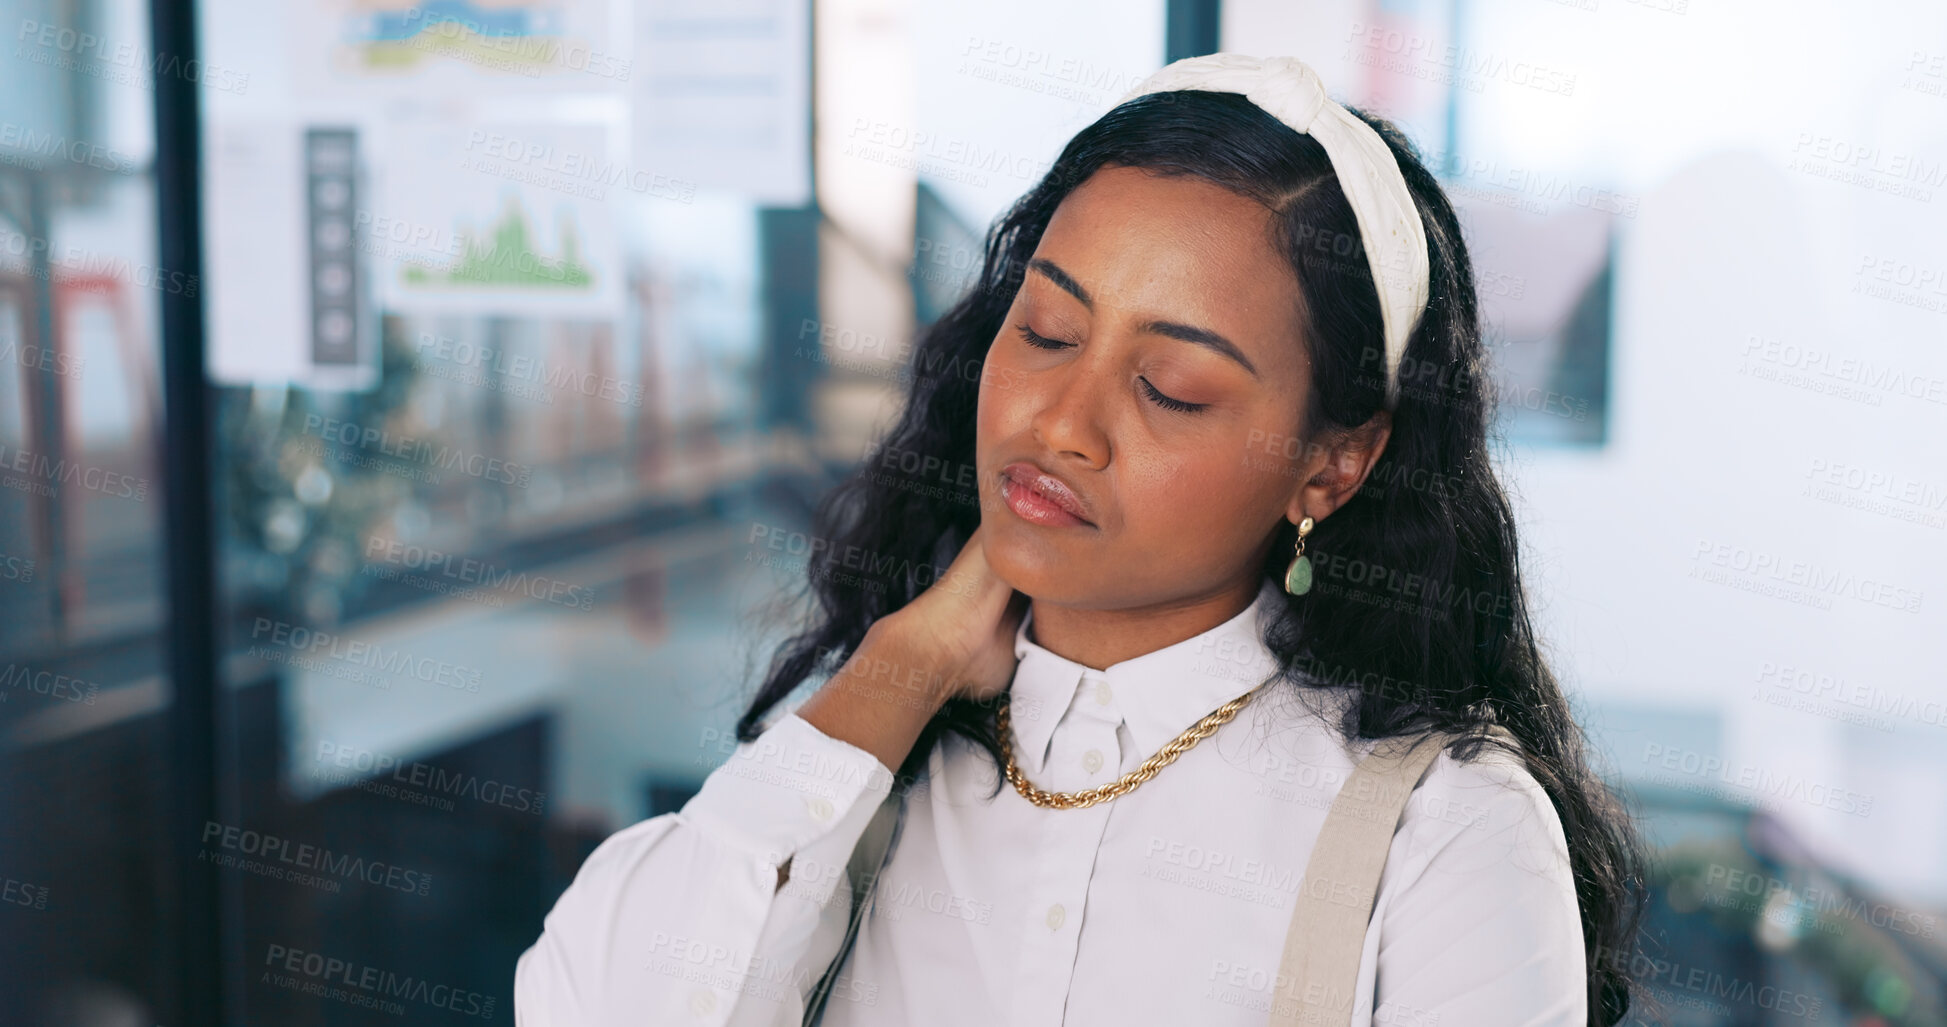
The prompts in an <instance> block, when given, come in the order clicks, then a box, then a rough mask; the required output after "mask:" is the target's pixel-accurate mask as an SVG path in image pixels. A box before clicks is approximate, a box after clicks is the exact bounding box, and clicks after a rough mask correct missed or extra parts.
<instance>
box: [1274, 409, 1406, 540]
mask: <svg viewBox="0 0 1947 1027" xmlns="http://www.w3.org/2000/svg"><path fill="white" fill-rule="evenodd" d="M1392 436H1393V417H1392V414H1390V413H1388V412H1387V411H1384V410H1381V411H1380V412H1378V413H1376V414H1374V415H1373V416H1372V419H1371V420H1368V421H1367V422H1366V423H1364V424H1362V425H1360V426H1358V427H1357V428H1353V429H1350V430H1348V431H1344V432H1339V433H1337V434H1336V435H1334V436H1333V438H1332V440H1331V441H1330V442H1326V443H1321V444H1318V445H1312V446H1307V447H1306V449H1305V456H1304V461H1305V466H1304V467H1303V468H1302V469H1301V470H1300V473H1299V480H1300V481H1301V482H1302V484H1300V485H1299V486H1298V488H1297V489H1296V490H1294V491H1293V492H1292V495H1291V504H1290V505H1289V506H1288V507H1286V509H1285V516H1286V518H1287V519H1288V520H1290V521H1291V522H1292V523H1293V524H1296V523H1298V522H1300V521H1302V520H1304V519H1305V518H1307V517H1310V518H1311V519H1312V521H1313V523H1317V522H1319V521H1323V520H1324V519H1325V518H1327V517H1329V516H1331V514H1332V512H1333V511H1335V510H1337V509H1338V508H1339V507H1341V506H1344V505H1345V503H1346V501H1347V500H1349V499H1351V498H1352V497H1353V496H1355V495H1357V494H1358V492H1359V487H1360V486H1362V485H1364V484H1365V482H1366V475H1368V474H1371V473H1372V465H1373V464H1375V463H1378V462H1379V454H1380V453H1383V452H1385V450H1386V442H1387V440H1389V439H1391V438H1392Z"/></svg>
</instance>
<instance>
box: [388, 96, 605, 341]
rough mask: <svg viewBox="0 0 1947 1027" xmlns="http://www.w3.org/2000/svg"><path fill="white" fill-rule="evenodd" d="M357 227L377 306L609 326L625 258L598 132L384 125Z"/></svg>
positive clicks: (592, 128) (546, 126) (525, 125)
mask: <svg viewBox="0 0 1947 1027" xmlns="http://www.w3.org/2000/svg"><path fill="white" fill-rule="evenodd" d="M386 136H387V145H386V150H385V153H386V157H387V159H386V162H385V166H384V169H383V171H382V173H381V176H382V182H381V184H380V186H379V189H378V194H379V197H380V202H379V205H378V209H377V210H375V211H374V212H373V215H372V217H370V218H369V219H368V223H367V224H366V225H365V226H364V230H365V233H366V239H365V246H366V249H367V252H369V253H372V254H373V255H374V258H375V259H374V264H375V266H376V268H377V270H376V272H375V277H376V279H377V281H378V283H379V290H378V291H379V301H380V303H381V305H382V306H383V307H384V308H385V309H387V310H392V311H397V312H402V313H407V312H409V313H474V314H499V315H506V316H515V317H519V316H556V317H614V316H617V315H619V313H620V312H621V309H622V298H623V291H622V272H621V266H622V258H621V251H620V245H619V242H618V240H617V237H616V234H615V230H614V221H613V218H614V211H613V208H612V206H611V200H612V199H613V197H612V196H611V195H610V194H611V193H612V192H613V190H614V189H615V188H616V187H615V186H613V185H610V184H605V183H604V180H603V174H602V169H604V168H614V167H616V166H618V162H616V161H614V160H612V159H611V154H612V150H611V138H610V132H609V131H608V130H607V129H606V128H605V127H603V126H600V125H587V124H562V123H543V122H522V123H478V124H473V125H450V124H444V123H438V124H432V123H424V122H421V123H412V124H399V125H394V126H391V127H390V128H389V129H388V131H387V133H386Z"/></svg>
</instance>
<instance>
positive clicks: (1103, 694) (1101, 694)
mask: <svg viewBox="0 0 1947 1027" xmlns="http://www.w3.org/2000/svg"><path fill="white" fill-rule="evenodd" d="M1113 698H1115V693H1114V692H1111V691H1109V683H1108V682H1107V681H1097V682H1096V683H1095V705H1097V706H1107V705H1108V704H1109V700H1110V699H1113Z"/></svg>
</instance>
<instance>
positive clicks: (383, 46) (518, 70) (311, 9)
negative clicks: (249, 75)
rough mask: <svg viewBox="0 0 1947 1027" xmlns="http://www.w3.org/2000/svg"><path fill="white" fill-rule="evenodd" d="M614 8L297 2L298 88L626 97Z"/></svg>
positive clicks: (559, 3)
mask: <svg viewBox="0 0 1947 1027" xmlns="http://www.w3.org/2000/svg"><path fill="white" fill-rule="evenodd" d="M614 19H615V5H614V4H612V3H611V2H610V0H301V2H295V3H293V4H292V5H291V8H290V16H289V18H288V21H287V24H288V25H289V26H290V31H291V34H292V46H291V48H290V49H291V54H292V57H293V59H294V61H295V62H296V63H295V66H294V67H293V68H292V71H293V73H294V76H293V77H294V80H295V82H296V85H297V87H298V89H299V90H301V91H310V92H313V93H314V94H316V95H336V96H342V95H343V94H344V93H345V92H346V91H348V90H349V91H352V92H355V93H367V92H380V93H408V94H410V95H412V96H415V97H421V98H433V97H438V96H458V97H465V96H479V95H481V94H482V93H483V92H484V93H501V92H505V93H519V94H522V95H533V93H534V92H535V91H536V90H537V89H538V90H561V91H566V92H602V91H606V90H609V89H617V88H621V87H623V86H624V85H626V84H627V82H628V81H629V78H630V75H631V72H632V68H631V61H630V59H629V55H628V53H627V52H626V50H627V47H626V45H625V44H623V43H620V42H617V41H620V40H622V39H623V38H624V37H623V35H622V34H621V33H620V32H619V31H617V26H616V24H615V20H614Z"/></svg>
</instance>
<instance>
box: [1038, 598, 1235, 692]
mask: <svg viewBox="0 0 1947 1027" xmlns="http://www.w3.org/2000/svg"><path fill="white" fill-rule="evenodd" d="M1257 592H1258V579H1257V578H1256V577H1251V578H1249V579H1246V580H1244V581H1242V582H1236V583H1233V584H1231V585H1228V586H1226V587H1224V588H1223V589H1222V590H1220V591H1218V592H1214V593H1210V594H1206V595H1197V596H1185V597H1182V598H1179V599H1173V600H1170V601H1168V602H1165V603H1157V604H1153V605H1150V606H1137V607H1127V608H1124V609H1119V610H1103V609H1096V608H1084V607H1079V606H1057V605H1055V604H1053V603H1045V602H1042V601H1041V600H1039V599H1036V600H1033V603H1032V606H1033V610H1034V617H1033V620H1032V621H1031V622H1030V623H1029V625H1028V637H1029V638H1030V639H1031V640H1032V641H1033V642H1034V644H1036V645H1038V646H1040V647H1041V648H1043V649H1046V650H1048V651H1049V652H1051V653H1054V654H1055V655H1056V656H1059V657H1061V658H1063V659H1065V660H1073V661H1074V662H1076V663H1079V664H1081V665H1082V666H1084V667H1090V668H1093V669H1095V670H1106V669H1108V668H1109V667H1111V666H1113V665H1115V664H1118V663H1121V662H1122V661H1124V660H1129V659H1134V658H1135V657H1138V656H1141V655H1143V654H1145V653H1153V652H1155V651H1156V650H1158V649H1167V648H1169V647H1170V646H1173V645H1175V644H1176V643H1178V642H1181V641H1183V640H1184V639H1188V638H1195V637H1197V636H1198V635H1201V634H1203V633H1204V632H1206V631H1209V630H1210V629H1211V628H1214V627H1216V626H1217V625H1219V624H1222V623H1223V622H1225V621H1227V620H1229V619H1231V618H1232V617H1235V616H1237V615H1238V614H1240V613H1242V612H1244V610H1245V608H1246V607H1248V606H1250V605H1251V602H1252V601H1253V600H1255V599H1256V598H1257Z"/></svg>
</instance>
